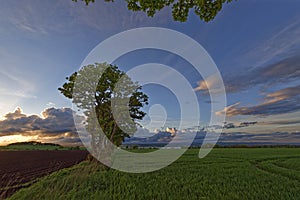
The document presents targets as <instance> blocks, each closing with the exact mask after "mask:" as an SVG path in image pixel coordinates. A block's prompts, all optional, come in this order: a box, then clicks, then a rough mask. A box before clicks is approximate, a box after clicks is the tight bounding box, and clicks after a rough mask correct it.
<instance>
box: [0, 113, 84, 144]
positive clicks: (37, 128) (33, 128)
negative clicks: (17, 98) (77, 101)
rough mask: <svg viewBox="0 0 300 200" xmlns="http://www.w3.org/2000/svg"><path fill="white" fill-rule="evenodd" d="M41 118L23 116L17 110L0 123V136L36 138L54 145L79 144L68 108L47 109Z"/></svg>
mask: <svg viewBox="0 0 300 200" xmlns="http://www.w3.org/2000/svg"><path fill="white" fill-rule="evenodd" d="M42 115H43V117H39V116H37V115H28V116H27V115H25V114H23V113H22V112H21V109H20V108H18V109H17V110H16V111H15V112H13V113H8V114H6V115H5V116H4V118H5V119H4V120H2V121H0V136H8V135H23V136H38V138H39V139H40V140H43V139H44V138H47V141H52V142H56V143H62V144H67V143H74V144H76V143H80V139H79V138H78V135H77V132H76V128H75V125H74V121H73V111H72V109H70V108H60V109H57V108H48V109H46V110H44V111H43V112H42Z"/></svg>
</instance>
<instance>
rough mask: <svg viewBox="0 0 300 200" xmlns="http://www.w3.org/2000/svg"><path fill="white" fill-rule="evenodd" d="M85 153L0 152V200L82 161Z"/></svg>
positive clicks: (74, 151) (71, 151) (73, 151)
mask: <svg viewBox="0 0 300 200" xmlns="http://www.w3.org/2000/svg"><path fill="white" fill-rule="evenodd" d="M87 155H88V152H87V151H80V150H70V151H0V199H4V198H7V197H9V196H11V195H12V194H13V193H14V192H16V191H17V190H19V189H21V188H24V187H28V186H29V185H30V184H31V183H33V182H34V180H36V179H37V178H40V177H42V176H45V175H48V174H50V173H52V172H54V171H57V170H59V169H62V168H66V167H70V166H72V165H75V164H77V163H79V162H81V161H83V160H84V159H85V158H86V156H87Z"/></svg>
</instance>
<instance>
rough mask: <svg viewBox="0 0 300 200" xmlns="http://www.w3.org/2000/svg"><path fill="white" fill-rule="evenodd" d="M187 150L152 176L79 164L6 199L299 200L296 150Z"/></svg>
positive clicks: (299, 186) (297, 149)
mask: <svg viewBox="0 0 300 200" xmlns="http://www.w3.org/2000/svg"><path fill="white" fill-rule="evenodd" d="M197 154H198V150H196V149H193V150H188V151H187V152H186V153H185V154H184V156H182V157H181V158H180V159H179V160H177V161H176V162H174V163H173V164H171V165H170V166H168V167H166V168H164V169H162V170H159V171H156V172H152V173H146V174H128V173H122V172H118V171H115V170H109V171H104V170H103V169H102V168H101V166H99V165H96V164H95V163H89V162H82V163H80V164H79V165H76V166H74V167H72V168H68V169H63V170H60V171H58V172H56V173H53V174H51V175H50V176H47V177H45V178H42V179H41V180H40V181H38V182H37V183H35V184H33V185H32V186H30V187H29V188H25V189H22V190H20V191H19V192H17V193H16V194H14V195H13V196H12V197H11V198H10V199H18V200H19V199H300V181H299V179H298V177H299V176H300V171H299V166H298V163H299V160H300V149H299V148H296V149H291V148H278V149H277V148H270V149H255V148H253V149H239V148H236V149H214V150H213V151H212V152H211V153H210V154H209V155H208V156H207V157H205V158H204V159H199V158H198V157H197Z"/></svg>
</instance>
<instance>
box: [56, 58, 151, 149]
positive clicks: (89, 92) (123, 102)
mask: <svg viewBox="0 0 300 200" xmlns="http://www.w3.org/2000/svg"><path fill="white" fill-rule="evenodd" d="M66 79H67V82H66V83H64V84H63V86H62V87H61V88H58V90H59V91H60V92H61V93H62V94H63V95H64V96H65V97H67V98H70V99H72V102H73V103H74V104H75V105H76V106H77V107H78V108H79V109H82V110H83V111H84V113H85V115H86V117H87V124H86V126H87V127H86V129H87V130H91V131H90V133H92V134H94V135H93V138H94V140H97V138H98V139H99V138H100V139H101V137H97V134H99V133H97V132H96V133H95V131H93V130H95V124H94V123H95V120H94V119H96V120H97V122H98V123H99V125H100V127H101V129H102V130H103V132H104V133H105V135H106V136H107V138H109V139H110V141H111V142H113V143H114V144H115V145H121V144H122V142H123V141H124V138H125V137H129V136H130V134H131V133H134V132H135V130H136V128H137V127H136V126H137V122H136V120H142V119H143V118H144V116H145V115H146V113H144V112H143V111H141V108H142V107H143V106H144V105H146V104H148V96H147V95H146V94H144V93H143V92H142V91H141V89H142V87H141V86H139V85H138V84H137V83H134V82H133V81H132V80H131V79H130V77H128V76H127V75H126V74H125V73H124V72H122V71H121V70H119V69H118V67H117V66H114V65H110V64H107V63H101V64H99V63H95V64H94V65H87V66H85V67H83V68H82V69H81V70H80V71H78V72H75V73H73V74H72V75H71V76H70V77H67V78H66ZM93 110H95V112H96V115H97V116H92V115H93V114H92V113H93V112H91V111H93ZM92 142H94V143H99V142H100V141H92Z"/></svg>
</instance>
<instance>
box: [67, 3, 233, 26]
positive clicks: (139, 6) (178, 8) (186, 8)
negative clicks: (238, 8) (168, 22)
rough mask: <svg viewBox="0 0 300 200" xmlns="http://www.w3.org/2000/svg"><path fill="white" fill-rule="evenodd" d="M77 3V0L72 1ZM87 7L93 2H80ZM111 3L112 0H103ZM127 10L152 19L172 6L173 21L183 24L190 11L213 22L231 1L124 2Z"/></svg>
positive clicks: (204, 19)
mask: <svg viewBox="0 0 300 200" xmlns="http://www.w3.org/2000/svg"><path fill="white" fill-rule="evenodd" d="M72 1H75V2H77V1H78V0H72ZM81 1H84V2H85V3H86V5H89V4H90V3H94V2H95V0H81ZM104 1H106V2H113V1H114V0H104ZM125 1H126V2H127V7H128V10H132V11H143V12H145V13H147V15H148V16H149V17H153V16H154V15H155V14H156V12H157V11H160V10H161V9H163V8H164V7H166V6H172V16H173V19H174V20H175V21H180V22H185V21H187V19H188V15H189V12H190V10H194V12H195V14H196V15H198V16H199V17H200V19H201V20H203V21H205V22H209V21H211V20H213V19H214V18H215V17H216V16H217V14H218V13H219V11H221V9H222V7H223V4H224V3H230V2H232V1H233V0H125Z"/></svg>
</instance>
